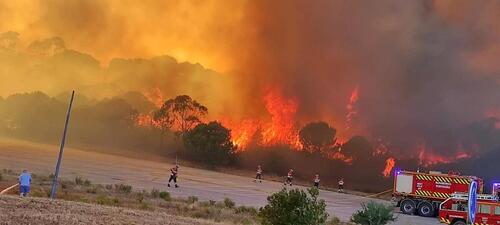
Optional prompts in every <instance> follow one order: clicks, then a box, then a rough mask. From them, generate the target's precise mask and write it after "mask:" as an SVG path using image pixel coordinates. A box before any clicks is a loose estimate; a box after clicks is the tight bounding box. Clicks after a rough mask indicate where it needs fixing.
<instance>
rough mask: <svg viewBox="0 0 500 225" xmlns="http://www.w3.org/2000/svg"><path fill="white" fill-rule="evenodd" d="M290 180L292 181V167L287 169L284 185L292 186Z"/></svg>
mask: <svg viewBox="0 0 500 225" xmlns="http://www.w3.org/2000/svg"><path fill="white" fill-rule="evenodd" d="M292 181H293V169H290V170H289V171H288V174H287V175H286V180H285V186H286V185H287V184H288V185H290V186H292Z"/></svg>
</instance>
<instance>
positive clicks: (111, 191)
mask: <svg viewBox="0 0 500 225" xmlns="http://www.w3.org/2000/svg"><path fill="white" fill-rule="evenodd" d="M3 172H4V173H3V181H0V189H1V188H2V187H6V186H8V184H11V183H15V182H16V179H17V173H15V172H12V171H8V170H4V171H3ZM50 184H51V177H50V176H40V175H33V183H32V188H31V189H32V190H31V196H32V197H36V198H33V199H31V200H30V199H22V204H25V205H24V206H22V207H21V208H23V207H27V208H28V209H30V210H34V211H31V213H34V214H37V215H39V214H40V213H39V212H37V211H36V207H41V208H44V207H45V206H43V204H46V203H50V201H45V200H44V199H43V198H47V197H48V196H49V192H50ZM17 192H18V190H17V189H16V190H14V191H13V192H12V193H11V194H17ZM57 198H58V199H62V200H67V201H75V202H81V203H91V204H93V206H94V207H96V206H95V205H101V206H113V207H120V208H121V209H120V210H129V211H130V212H133V213H130V214H126V218H123V221H128V222H123V223H120V224H124V223H125V224H159V223H157V222H156V220H154V219H152V220H147V222H144V223H143V222H137V221H135V220H134V218H133V217H134V216H133V215H135V214H137V216H138V218H140V217H142V216H143V215H142V214H145V215H148V216H151V217H161V218H167V217H168V216H169V215H170V217H172V218H174V217H175V218H176V217H177V216H181V217H186V218H196V219H202V220H200V221H204V223H205V224H210V223H225V224H258V219H257V210H256V209H255V208H252V207H243V206H240V207H237V206H235V205H234V202H232V201H231V200H230V199H225V200H224V201H221V202H216V201H207V202H199V201H198V198H196V197H194V196H191V197H189V198H172V197H171V196H170V193H168V192H160V191H158V190H151V191H149V192H146V191H134V190H133V188H132V187H131V186H129V185H126V184H118V185H116V184H115V185H100V184H92V183H91V182H90V181H88V180H86V179H84V178H82V177H77V178H75V179H74V180H62V181H61V182H60V184H59V187H58V193H57ZM14 200H15V199H10V198H7V200H5V201H9V203H11V204H12V203H13V201H14ZM17 200H19V199H17ZM31 204H33V205H36V207H34V206H33V207H34V208H33V207H32V206H31ZM61 204H62V205H71V204H73V203H69V202H66V203H65V202H63V201H62V202H61V201H57V202H55V203H54V204H52V205H50V206H48V207H49V208H50V207H54V208H53V209H54V210H58V209H59V207H61ZM0 205H1V204H0ZM77 205H78V207H83V206H92V205H79V204H77ZM17 206H19V205H17ZM12 207H16V205H15V206H12ZM14 209H15V208H12V210H14ZM98 209H103V210H108V211H109V210H111V209H108V208H105V207H104V208H102V207H98ZM112 209H113V208H112ZM1 210H5V209H0V211H1ZM44 210H45V209H44ZM75 210H77V209H75ZM113 210H116V209H113ZM113 210H112V211H113ZM20 211H21V212H22V211H23V210H20ZM43 212H45V211H43ZM80 212H81V214H86V215H85V216H84V217H85V218H83V219H82V221H93V220H92V218H90V217H94V216H96V217H97V218H95V219H98V217H100V213H99V212H98V211H91V212H92V213H93V214H89V215H87V214H88V213H87V212H86V211H80ZM113 212H114V211H113ZM45 213H46V214H44V213H42V215H43V216H47V217H48V218H47V224H51V223H50V217H51V213H55V215H57V214H58V213H57V212H56V211H54V212H51V211H46V212H45ZM67 213H69V214H70V215H71V214H72V212H71V211H68V212H67ZM102 213H105V212H102ZM110 213H112V212H110ZM134 213H135V214H134ZM106 215H108V214H106ZM172 215H175V216H172ZM9 217H10V216H9ZM11 217H12V218H14V219H11V221H13V222H14V221H16V220H17V219H19V218H21V217H22V218H24V217H27V218H28V217H29V218H32V217H30V216H29V211H28V212H27V213H26V214H22V215H17V214H12V215H11ZM112 217H113V216H110V218H112ZM0 218H2V217H0ZM66 219H68V220H67V222H68V224H79V223H73V222H72V220H71V219H72V218H70V217H68V218H66ZM0 221H3V220H0ZM21 221H22V220H21ZM172 221H175V220H172ZM25 222H26V223H20V224H27V223H28V222H27V220H26V221H25ZM92 223H93V222H89V223H87V224H92ZM0 224H2V223H0ZM7 224H14V223H7ZM62 224H66V223H62ZM97 224H100V223H97ZM102 224H108V223H102ZM110 224H113V221H111V222H110ZM166 224H183V223H166ZM194 224H203V223H194Z"/></svg>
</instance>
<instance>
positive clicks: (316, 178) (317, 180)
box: [314, 174, 320, 188]
mask: <svg viewBox="0 0 500 225" xmlns="http://www.w3.org/2000/svg"><path fill="white" fill-rule="evenodd" d="M319 181H320V179H319V174H316V177H315V178H314V187H316V188H319Z"/></svg>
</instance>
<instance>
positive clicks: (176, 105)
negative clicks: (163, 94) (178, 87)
mask: <svg viewBox="0 0 500 225" xmlns="http://www.w3.org/2000/svg"><path fill="white" fill-rule="evenodd" d="M207 113H208V109H207V107H205V106H204V105H202V104H200V103H198V102H197V101H195V100H193V99H192V98H191V97H189V96H188V95H179V96H177V97H175V98H174V99H169V100H167V101H165V103H163V105H162V106H161V108H160V109H158V110H157V111H155V112H154V113H153V120H154V121H155V122H156V123H158V124H159V125H160V127H161V128H162V130H167V129H172V130H175V131H177V132H179V133H180V134H181V135H184V134H185V133H186V132H187V131H189V130H191V129H192V128H193V127H194V126H196V125H197V124H199V123H201V117H203V116H205V115H206V114H207Z"/></svg>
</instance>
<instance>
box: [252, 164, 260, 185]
mask: <svg viewBox="0 0 500 225" xmlns="http://www.w3.org/2000/svg"><path fill="white" fill-rule="evenodd" d="M257 181H259V182H260V183H262V167H261V166H260V165H258V166H257V174H256V175H255V179H254V180H253V182H257Z"/></svg>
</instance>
